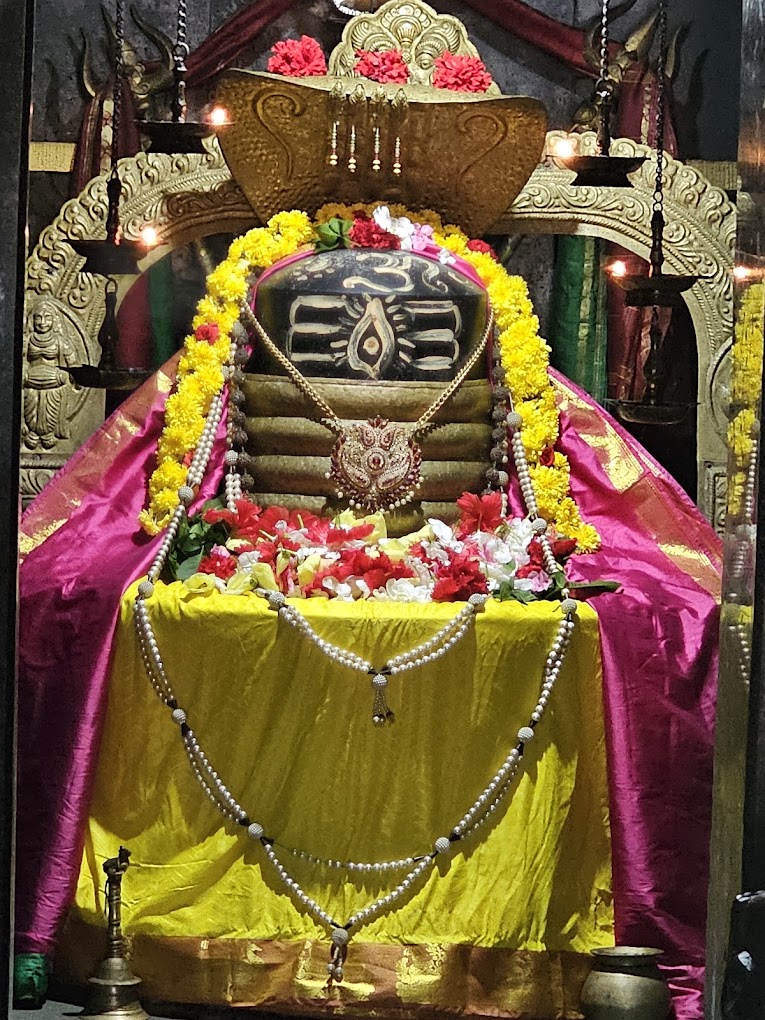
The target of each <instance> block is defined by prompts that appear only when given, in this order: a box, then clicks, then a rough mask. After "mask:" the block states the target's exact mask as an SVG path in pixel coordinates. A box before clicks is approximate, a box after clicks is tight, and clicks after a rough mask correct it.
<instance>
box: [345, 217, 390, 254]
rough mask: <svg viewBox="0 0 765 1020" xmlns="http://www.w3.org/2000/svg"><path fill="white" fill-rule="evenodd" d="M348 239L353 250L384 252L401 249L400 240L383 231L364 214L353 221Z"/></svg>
mask: <svg viewBox="0 0 765 1020" xmlns="http://www.w3.org/2000/svg"><path fill="white" fill-rule="evenodd" d="M348 237H349V238H350V240H351V243H352V245H353V247H354V248H376V249H377V250H378V251H385V250H387V249H391V248H393V249H398V248H400V247H401V239H400V238H398V237H396V235H395V234H391V233H389V232H388V231H387V230H383V228H382V227H381V226H379V225H378V224H377V223H376V222H375V220H373V219H371V218H370V217H369V216H366V215H364V214H362V215H360V216H357V217H356V218H355V219H354V221H353V226H352V227H351V229H350V232H349V234H348Z"/></svg>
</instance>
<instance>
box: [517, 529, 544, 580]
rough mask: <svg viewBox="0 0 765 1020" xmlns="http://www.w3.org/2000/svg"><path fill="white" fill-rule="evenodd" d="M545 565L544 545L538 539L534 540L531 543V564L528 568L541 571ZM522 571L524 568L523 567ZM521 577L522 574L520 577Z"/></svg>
mask: <svg viewBox="0 0 765 1020" xmlns="http://www.w3.org/2000/svg"><path fill="white" fill-rule="evenodd" d="M544 565H545V557H544V553H543V552H542V543H541V542H540V541H539V539H538V538H532V540H531V541H530V542H529V563H528V566H529V567H532V568H533V569H534V570H541V569H542V567H543V566H544ZM520 569H521V570H523V569H524V568H523V567H521V568H520ZM518 576H519V577H520V574H519V575H518Z"/></svg>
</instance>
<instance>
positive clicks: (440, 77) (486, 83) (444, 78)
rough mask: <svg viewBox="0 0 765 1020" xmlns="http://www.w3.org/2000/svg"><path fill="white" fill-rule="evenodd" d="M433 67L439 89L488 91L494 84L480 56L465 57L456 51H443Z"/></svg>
mask: <svg viewBox="0 0 765 1020" xmlns="http://www.w3.org/2000/svg"><path fill="white" fill-rule="evenodd" d="M433 67H434V68H435V70H434V72H433V84H434V85H435V87H436V88H437V89H449V91H450V92H486V91H487V89H490V88H491V86H492V85H493V84H494V82H493V81H492V77H491V75H490V74H489V72H488V71H487V70H486V65H485V64H484V62H483V61H482V60H481V59H480V58H479V57H464V56H459V55H457V54H456V53H442V54H441V56H440V57H436V59H435V61H434V64H433Z"/></svg>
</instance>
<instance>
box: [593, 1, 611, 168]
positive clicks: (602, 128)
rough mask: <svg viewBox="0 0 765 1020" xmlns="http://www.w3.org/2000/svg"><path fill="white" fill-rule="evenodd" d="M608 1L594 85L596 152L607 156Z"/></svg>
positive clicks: (605, 7) (609, 82) (608, 89)
mask: <svg viewBox="0 0 765 1020" xmlns="http://www.w3.org/2000/svg"><path fill="white" fill-rule="evenodd" d="M608 56H609V54H608V0H603V7H602V9H601V13H600V77H599V78H598V80H597V82H596V84H595V96H596V102H597V106H598V112H599V115H600V116H599V120H598V152H599V153H600V155H602V156H607V155H608V154H609V152H610V149H611V123H610V121H611V96H612V93H613V82H612V81H611V79H610V77H609V74H608Z"/></svg>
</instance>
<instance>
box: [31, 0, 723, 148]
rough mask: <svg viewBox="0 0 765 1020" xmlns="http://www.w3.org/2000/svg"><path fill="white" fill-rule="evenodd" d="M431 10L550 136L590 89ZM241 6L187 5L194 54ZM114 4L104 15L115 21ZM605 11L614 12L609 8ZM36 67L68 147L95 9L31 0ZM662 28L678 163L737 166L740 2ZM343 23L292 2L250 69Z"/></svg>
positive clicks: (326, 7) (142, 48)
mask: <svg viewBox="0 0 765 1020" xmlns="http://www.w3.org/2000/svg"><path fill="white" fill-rule="evenodd" d="M431 2H432V6H434V7H435V8H436V9H437V10H439V11H443V12H448V13H451V14H455V15H457V16H458V17H460V18H461V19H462V20H463V21H464V22H465V24H466V25H467V27H468V30H469V32H470V34H471V36H472V38H473V40H474V41H475V43H476V45H477V46H478V48H479V50H480V51H481V53H482V55H483V57H484V59H485V60H486V63H487V64H488V65H489V69H490V70H491V71H492V73H493V74H494V76H495V77H496V79H497V80H498V81H499V83H500V84H501V85H502V87H503V89H504V90H505V91H507V92H510V93H518V92H521V93H528V94H530V95H535V96H538V97H539V98H541V99H543V100H544V101H545V102H546V103H547V105H548V110H549V113H550V119H551V122H552V125H553V126H554V127H565V126H567V125H568V123H570V119H571V116H572V114H573V112H574V110H575V109H576V107H577V105H578V103H579V101H580V99H579V95H581V94H586V93H587V91H588V86H587V84H586V83H584V82H582V81H581V80H578V79H577V78H576V77H575V76H573V75H572V74H570V73H569V72H568V71H566V70H565V69H564V68H562V67H561V66H560V65H559V64H557V63H556V62H555V61H553V60H550V59H548V58H545V57H542V56H541V55H540V54H539V53H538V52H536V51H535V50H533V49H532V48H531V47H529V46H526V45H525V44H523V43H519V42H518V41H517V40H515V39H514V38H513V37H512V36H511V35H510V34H509V33H507V32H504V31H502V30H501V29H499V28H497V26H496V25H495V24H494V23H493V22H491V21H489V20H488V19H486V18H484V17H482V16H480V15H478V14H476V13H475V12H474V11H473V10H472V9H471V8H469V7H468V6H467V5H466V4H463V3H459V2H457V0H431ZM655 3H656V0H636V2H635V4H634V7H633V8H632V10H631V11H630V12H629V13H628V14H626V15H624V16H623V17H621V18H619V19H618V21H617V22H616V23H615V24H614V27H613V36H614V38H617V39H624V38H625V37H626V36H627V35H628V34H629V32H630V31H631V30H632V29H633V28H634V27H635V26H636V25H637V24H639V23H640V22H641V21H642V20H643V19H644V18H645V17H646V16H647V15H648V14H650V12H651V10H652V9H654V8H655ZM244 5H245V2H244V0H191V2H190V3H189V17H188V33H189V43H190V45H191V46H192V48H193V47H195V46H196V45H198V44H199V43H200V42H202V41H203V39H205V38H206V37H207V36H208V35H209V34H210V32H211V31H212V30H213V29H214V28H216V27H217V26H218V25H220V24H221V23H222V22H224V21H225V20H226V19H227V18H228V17H230V16H231V15H232V14H233V13H235V12H236V11H237V10H238V9H240V8H241V7H243V6H244ZM113 6H114V5H113V0H109V2H107V9H109V10H110V11H112V12H113ZM136 6H137V7H138V8H139V10H140V11H141V13H142V14H143V15H144V16H145V17H146V18H147V19H148V20H149V21H150V22H151V23H153V24H155V25H156V26H157V27H159V28H161V29H163V30H164V31H165V32H166V33H167V34H169V35H174V18H175V14H174V2H173V0H136ZM531 6H532V7H535V8H537V9H538V10H542V11H545V12H546V13H548V14H550V15H551V16H553V17H555V18H557V19H558V20H560V21H564V22H567V23H568V24H572V25H583V24H586V23H588V22H589V21H591V19H593V17H595V16H596V15H597V11H598V7H599V3H598V0H532V2H531ZM612 6H618V5H617V4H612ZM36 11H37V25H36V31H35V42H36V53H35V67H34V72H35V73H34V85H33V97H34V106H35V110H34V123H33V132H34V133H33V137H34V139H36V140H48V141H51V140H59V141H74V140H75V138H76V136H77V131H78V128H79V123H80V115H81V112H82V106H83V94H82V91H81V90H80V88H79V87H78V84H77V82H78V72H77V61H78V54H79V52H80V51H81V48H82V37H81V33H86V34H87V36H88V38H89V39H90V40H91V43H92V50H93V55H94V57H95V58H96V59H95V63H96V66H97V69H98V71H99V73H100V74H103V72H104V70H105V67H104V59H103V47H104V42H105V33H104V28H103V23H102V21H101V13H100V3H99V0H66V4H65V5H62V4H61V3H60V2H58V0H37V3H36ZM669 12H670V15H669V17H670V27H671V28H674V27H679V26H681V25H685V26H687V28H686V31H685V32H684V35H683V41H682V54H683V56H682V65H681V69H680V73H679V78H678V81H677V88H676V93H677V99H678V117H679V121H680V126H681V143H682V147H683V155H684V156H685V157H696V158H701V159H735V157H736V145H737V97H738V49H739V32H740V2H739V0H670V3H669ZM345 22H346V18H345V17H344V16H343V15H340V14H338V13H337V11H336V10H335V7H334V5H333V4H332V2H331V0H296V3H295V7H294V10H293V11H291V12H290V13H288V14H287V15H285V16H284V17H282V18H281V19H280V20H279V21H278V22H276V23H275V24H274V25H273V26H272V27H271V28H270V29H269V30H268V31H267V32H266V33H265V34H264V36H263V37H262V40H261V45H259V46H258V47H257V48H256V49H255V50H254V51H253V52H252V53H251V54H250V64H251V66H259V67H262V66H264V63H265V55H266V54H267V51H268V48H269V47H270V45H271V44H272V43H273V42H274V41H275V40H276V39H277V38H281V37H283V36H284V35H287V34H290V35H298V34H300V33H307V34H310V35H317V36H320V37H321V38H322V40H323V41H325V42H326V44H327V45H328V46H331V45H333V44H334V43H335V42H336V41H337V39H338V37H339V35H340V32H341V30H342V27H343V25H344V24H345ZM130 38H131V41H133V42H134V43H135V45H136V47H137V48H138V50H139V52H142V53H143V54H145V55H146V56H147V57H149V58H150V57H151V56H152V54H151V50H150V48H148V47H147V46H146V43H145V41H144V40H142V38H141V36H140V34H139V33H138V32H137V30H135V28H134V27H131V31H130Z"/></svg>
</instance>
